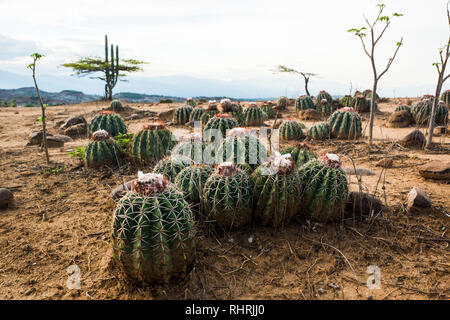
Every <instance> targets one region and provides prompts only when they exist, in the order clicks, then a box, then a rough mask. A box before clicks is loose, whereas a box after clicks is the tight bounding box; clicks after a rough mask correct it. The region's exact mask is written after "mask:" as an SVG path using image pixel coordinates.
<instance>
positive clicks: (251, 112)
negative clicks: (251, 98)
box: [244, 104, 267, 127]
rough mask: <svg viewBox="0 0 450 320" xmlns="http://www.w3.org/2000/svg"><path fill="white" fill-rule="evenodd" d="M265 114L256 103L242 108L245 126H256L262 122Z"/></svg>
mask: <svg viewBox="0 0 450 320" xmlns="http://www.w3.org/2000/svg"><path fill="white" fill-rule="evenodd" d="M266 117H267V115H266V114H265V113H264V111H262V109H261V108H260V107H258V106H257V105H256V104H250V105H249V106H248V107H247V108H246V109H245V110H244V123H245V126H247V127H258V126H260V125H262V124H263V122H264V120H265V118H266Z"/></svg>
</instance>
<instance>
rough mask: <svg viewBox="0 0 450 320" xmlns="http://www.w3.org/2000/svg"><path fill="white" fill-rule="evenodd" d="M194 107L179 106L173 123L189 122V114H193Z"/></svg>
mask: <svg viewBox="0 0 450 320" xmlns="http://www.w3.org/2000/svg"><path fill="white" fill-rule="evenodd" d="M192 109H193V108H192V107H191V106H189V105H185V106H182V107H179V108H177V109H176V110H175V112H174V113H173V123H174V124H186V122H189V116H190V115H191V112H192Z"/></svg>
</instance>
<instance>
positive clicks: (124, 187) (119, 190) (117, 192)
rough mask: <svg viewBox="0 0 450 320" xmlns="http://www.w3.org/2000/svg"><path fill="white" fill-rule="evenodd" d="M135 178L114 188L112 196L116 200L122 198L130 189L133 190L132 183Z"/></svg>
mask: <svg viewBox="0 0 450 320" xmlns="http://www.w3.org/2000/svg"><path fill="white" fill-rule="evenodd" d="M132 182H133V180H130V181H128V182H125V183H124V184H120V185H118V186H117V187H116V188H115V189H114V190H112V191H111V193H110V197H111V199H113V200H114V201H116V200H119V199H120V198H122V197H123V196H124V195H125V194H126V193H127V192H128V191H130V190H131V184H132Z"/></svg>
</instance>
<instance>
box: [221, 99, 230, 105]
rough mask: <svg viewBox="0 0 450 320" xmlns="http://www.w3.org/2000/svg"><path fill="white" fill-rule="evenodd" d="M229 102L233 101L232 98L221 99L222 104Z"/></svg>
mask: <svg viewBox="0 0 450 320" xmlns="http://www.w3.org/2000/svg"><path fill="white" fill-rule="evenodd" d="M229 103H231V100H230V99H222V100H220V104H229Z"/></svg>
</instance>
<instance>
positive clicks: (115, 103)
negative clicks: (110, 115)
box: [110, 100, 123, 111]
mask: <svg viewBox="0 0 450 320" xmlns="http://www.w3.org/2000/svg"><path fill="white" fill-rule="evenodd" d="M110 108H111V109H112V110H113V111H120V110H123V106H122V102H120V101H119V100H113V101H111V104H110Z"/></svg>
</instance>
